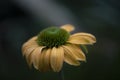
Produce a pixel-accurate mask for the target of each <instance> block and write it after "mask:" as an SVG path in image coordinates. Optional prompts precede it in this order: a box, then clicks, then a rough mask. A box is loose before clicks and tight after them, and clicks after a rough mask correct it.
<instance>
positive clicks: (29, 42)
mask: <svg viewBox="0 0 120 80" xmlns="http://www.w3.org/2000/svg"><path fill="white" fill-rule="evenodd" d="M36 40H37V36H34V37H32V38H31V39H29V40H28V41H27V42H25V43H24V45H23V47H25V46H28V45H32V44H34V43H36Z"/></svg>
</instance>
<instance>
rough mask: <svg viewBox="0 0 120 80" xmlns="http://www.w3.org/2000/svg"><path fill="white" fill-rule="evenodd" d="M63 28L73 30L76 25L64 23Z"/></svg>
mask: <svg viewBox="0 0 120 80" xmlns="http://www.w3.org/2000/svg"><path fill="white" fill-rule="evenodd" d="M61 28H62V29H64V30H66V31H68V32H71V31H73V30H74V29H75V28H74V26H73V25H70V24H66V25H63V26H61Z"/></svg>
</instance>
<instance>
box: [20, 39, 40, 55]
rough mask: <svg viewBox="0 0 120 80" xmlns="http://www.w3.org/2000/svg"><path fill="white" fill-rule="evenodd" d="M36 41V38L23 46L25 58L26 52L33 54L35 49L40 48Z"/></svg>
mask: <svg viewBox="0 0 120 80" xmlns="http://www.w3.org/2000/svg"><path fill="white" fill-rule="evenodd" d="M35 40H36V37H33V38H31V39H30V40H28V41H27V42H25V43H24V44H23V46H22V52H23V56H24V55H25V53H26V51H27V52H31V51H32V50H33V48H34V47H38V44H37V42H36V41H35ZM29 48H30V49H29ZM28 49H29V50H28Z"/></svg>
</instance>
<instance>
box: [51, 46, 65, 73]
mask: <svg viewBox="0 0 120 80" xmlns="http://www.w3.org/2000/svg"><path fill="white" fill-rule="evenodd" d="M63 60H64V51H63V48H62V47H58V48H56V47H53V49H52V51H51V55H50V64H51V67H52V69H53V71H55V72H59V71H60V70H61V68H62V65H63Z"/></svg>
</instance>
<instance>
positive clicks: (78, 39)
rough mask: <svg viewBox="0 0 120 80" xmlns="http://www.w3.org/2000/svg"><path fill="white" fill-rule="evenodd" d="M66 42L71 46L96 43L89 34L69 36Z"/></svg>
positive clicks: (93, 37)
mask: <svg viewBox="0 0 120 80" xmlns="http://www.w3.org/2000/svg"><path fill="white" fill-rule="evenodd" d="M67 42H69V43H73V44H93V43H95V42H96V38H95V36H93V35H92V34H89V33H76V34H73V35H71V36H70V38H69V39H68V41H67Z"/></svg>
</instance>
